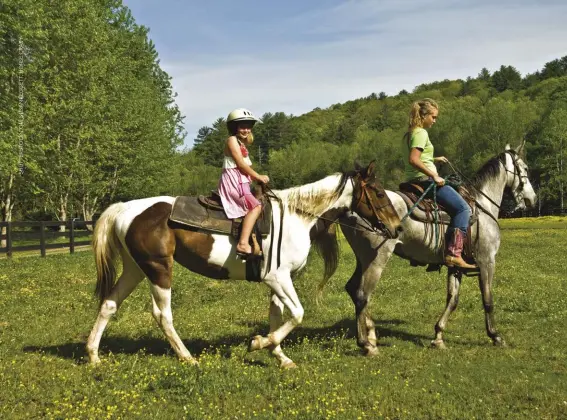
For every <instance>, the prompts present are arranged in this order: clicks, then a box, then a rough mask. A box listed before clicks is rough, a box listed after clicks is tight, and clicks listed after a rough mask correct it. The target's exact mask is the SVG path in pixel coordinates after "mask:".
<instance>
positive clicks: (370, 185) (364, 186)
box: [351, 173, 397, 239]
mask: <svg viewBox="0 0 567 420" xmlns="http://www.w3.org/2000/svg"><path fill="white" fill-rule="evenodd" d="M355 178H357V179H360V182H359V186H360V190H361V192H360V197H359V198H358V201H357V202H356V205H355V206H353V208H357V207H358V206H360V204H361V203H364V204H366V205H367V206H368V207H369V208H370V209H371V210H372V214H373V216H374V219H375V220H376V225H377V226H376V227H374V226H372V225H370V223H369V222H368V221H367V220H366V219H367V218H366V217H363V218H362V219H363V220H365V221H366V222H367V223H368V227H367V229H368V230H371V231H374V232H376V230H378V231H380V233H381V234H382V235H386V236H388V237H389V238H390V239H393V238H395V237H397V234H396V236H394V235H393V234H392V233H391V232H390V230H389V229H388V228H387V227H386V225H385V224H384V222H382V220H381V219H380V217H379V216H378V212H379V210H381V209H383V208H386V207H392V208H393V209H394V212H395V211H396V209H395V207H394V205H393V204H392V203H391V202H390V200H388V203H387V204H385V205H383V206H380V207H376V206H375V205H374V202H373V201H372V199H371V198H370V193H369V192H368V190H371V191H373V192H374V193H375V195H376V197H378V198H384V197H385V194H386V193H385V191H383V190H382V191H380V190H379V189H378V188H376V185H374V182H366V181H364V180H363V179H362V177H361V175H360V173H357V174H356V177H351V182H352V187H353V191H354V190H355V184H354V179H355ZM363 199H364V202H363V201H362V200H363ZM353 200H354V197H353Z"/></svg>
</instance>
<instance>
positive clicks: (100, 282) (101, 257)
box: [87, 163, 399, 368]
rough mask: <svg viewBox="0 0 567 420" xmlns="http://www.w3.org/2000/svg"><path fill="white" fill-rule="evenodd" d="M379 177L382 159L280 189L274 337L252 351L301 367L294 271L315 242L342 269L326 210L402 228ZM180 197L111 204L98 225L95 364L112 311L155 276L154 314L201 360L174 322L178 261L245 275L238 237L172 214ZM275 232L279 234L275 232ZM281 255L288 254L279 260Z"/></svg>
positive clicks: (219, 275) (220, 274) (269, 273)
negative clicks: (286, 346)
mask: <svg viewBox="0 0 567 420" xmlns="http://www.w3.org/2000/svg"><path fill="white" fill-rule="evenodd" d="M375 183H376V177H375V174H374V163H371V164H370V165H369V166H368V167H367V168H363V169H357V170H355V171H352V172H350V173H343V174H334V175H330V176H328V177H326V178H324V179H322V180H320V181H317V182H314V183H312V184H308V185H303V186H300V187H295V188H290V189H287V190H281V191H275V192H274V193H275V195H276V196H277V197H278V198H279V199H280V200H281V203H282V207H280V206H279V205H278V202H277V201H275V200H272V212H273V213H272V215H273V222H274V228H273V231H272V232H271V233H270V234H269V235H268V237H266V238H265V240H264V241H263V253H264V255H265V256H266V258H265V260H264V262H263V266H262V273H263V282H264V283H265V284H266V285H267V286H268V287H270V289H271V302H270V309H269V319H270V331H269V334H268V335H267V336H266V337H262V336H256V337H254V338H253V339H252V341H251V343H250V346H249V349H250V350H259V349H263V348H268V349H269V350H271V352H272V354H273V355H274V356H275V357H276V359H277V360H278V361H279V363H280V367H282V368H290V367H294V366H295V364H294V362H293V361H292V360H291V359H290V358H289V357H287V356H286V355H285V354H284V353H283V351H282V349H281V346H280V344H281V342H282V341H283V340H284V338H285V337H286V336H287V335H288V334H289V333H290V332H291V331H292V330H293V329H294V328H295V327H296V326H297V325H299V324H300V323H301V322H302V319H303V314H304V310H303V307H302V305H301V302H300V300H299V298H298V296H297V293H296V291H295V288H294V286H293V282H292V278H291V276H292V274H293V273H295V272H297V271H298V270H300V269H301V268H303V266H304V265H305V264H306V262H307V256H308V254H309V249H310V247H311V243H312V241H313V242H314V243H315V244H316V245H318V246H319V247H320V249H321V251H322V253H323V257H324V262H325V272H326V273H329V272H332V271H334V267H336V263H337V251H338V250H337V248H336V246H333V244H332V243H331V244H329V243H324V241H325V240H326V236H325V235H322V234H321V232H325V230H326V229H325V227H324V228H323V229H320V222H321V219H320V217H321V216H323V215H325V216H326V218H327V219H331V220H334V219H336V218H338V217H340V216H342V215H343V214H345V213H346V212H347V211H349V210H352V211H354V212H355V213H357V214H359V215H360V216H361V217H365V218H366V219H368V220H370V221H371V223H372V225H373V226H376V227H377V226H382V225H381V223H382V222H381V220H388V221H389V223H391V225H392V226H394V227H396V226H397V225H396V220H397V222H398V224H399V219H398V216H397V213H396V212H395V211H394V209H393V207H391V206H386V207H383V208H379V209H378V211H376V205H375V202H377V201H378V200H379V194H380V193H379V191H378V190H377V189H376V188H375ZM173 201H174V197H152V198H145V199H141V200H133V201H129V202H126V203H116V204H113V205H111V206H110V207H108V209H107V210H106V211H105V212H104V213H103V214H102V215H101V217H100V219H99V221H98V223H97V224H96V228H95V232H94V239H93V247H94V253H95V259H96V266H97V284H96V294H97V295H98V297H99V299H100V311H99V314H98V318H97V320H96V322H95V324H94V327H93V329H92V332H91V334H90V336H89V338H88V342H87V352H88V355H89V359H90V362H91V363H98V362H100V359H99V355H98V349H99V344H100V340H101V337H102V334H103V332H104V329H105V327H106V325H107V324H108V321H109V319H110V317H111V316H112V315H113V314H115V313H116V311H117V310H118V308H119V307H120V304H121V303H122V302H123V301H124V299H126V297H127V296H128V295H129V294H130V293H131V292H132V291H133V290H134V288H135V287H136V286H137V285H138V284H139V283H140V282H141V281H142V279H144V277H147V278H148V279H149V281H150V291H151V296H152V307H153V309H152V314H153V317H154V318H155V320H156V321H157V323H158V325H159V326H160V328H161V329H162V330H163V332H164V334H165V336H166V337H167V339H168V340H169V342H170V343H171V346H172V347H173V350H174V351H175V353H176V354H177V355H178V357H179V358H180V359H182V360H185V361H187V362H189V363H193V364H196V363H197V361H196V359H195V358H194V357H193V356H192V355H191V353H190V352H189V350H187V348H186V347H185V345H184V344H183V342H182V341H181V339H180V337H179V335H178V334H177V332H176V330H175V328H174V326H173V315H172V311H171V287H172V269H173V263H174V261H177V262H178V263H179V264H181V265H183V266H184V267H186V268H188V269H189V270H191V271H193V272H195V273H199V274H201V275H204V276H206V277H210V278H214V279H244V278H245V264H244V263H243V262H242V261H240V260H237V259H236V253H235V249H236V246H235V245H236V242H235V240H234V239H233V238H232V237H230V236H228V235H221V234H213V233H204V232H197V231H194V230H192V229H190V228H187V227H186V226H184V225H181V224H177V223H175V222H172V221H170V220H168V217H169V214H170V211H171V205H172V203H173ZM280 211H283V216H284V217H283V229H280V226H279V224H280ZM326 227H328V226H326ZM279 232H282V238H279ZM272 235H274V238H271V236H272ZM271 239H274V240H271ZM278 239H280V240H279V241H278ZM321 239H323V242H321V241H320V240H321ZM278 242H281V248H280V250H279V251H280V252H278V250H274V249H270V244H278ZM276 246H277V245H274V247H276ZM276 255H280V257H281V260H280V262H279V265H278V261H277V258H276ZM118 257H120V258H121V259H122V261H123V271H122V274H121V276H120V278H119V279H118V281H116V283H115V278H116V269H115V265H114V264H115V262H116V260H117V259H118ZM284 308H287V309H288V310H289V311H290V313H291V318H290V319H289V320H287V321H285V322H284V319H283V311H284Z"/></svg>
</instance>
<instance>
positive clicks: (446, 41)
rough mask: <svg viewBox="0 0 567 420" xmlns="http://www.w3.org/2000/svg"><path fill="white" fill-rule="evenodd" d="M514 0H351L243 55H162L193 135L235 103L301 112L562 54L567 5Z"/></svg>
mask: <svg viewBox="0 0 567 420" xmlns="http://www.w3.org/2000/svg"><path fill="white" fill-rule="evenodd" d="M514 4H515V6H513V5H511V2H508V4H500V5H498V4H492V3H490V4H484V5H482V4H480V3H476V4H475V5H473V6H471V7H463V6H462V5H459V4H458V3H456V2H452V1H449V0H445V1H443V2H439V1H419V2H417V3H416V2H415V1H409V0H405V1H393V0H389V1H381V2H376V1H348V2H346V3H343V4H341V5H340V6H338V7H336V8H334V9H330V10H320V11H317V12H311V13H310V14H308V15H304V16H298V17H295V18H294V19H292V20H290V21H288V22H281V24H280V25H279V26H278V28H276V29H274V33H279V35H280V36H281V37H282V39H281V41H282V42H280V43H274V45H272V46H271V48H269V49H267V48H266V49H264V50H253V51H252V55H250V56H249V57H248V56H246V55H243V54H242V53H241V54H238V55H235V56H226V55H223V56H220V57H218V56H214V55H213V54H209V55H199V56H196V57H195V56H193V57H191V59H190V60H189V59H188V60H184V61H179V62H167V61H165V60H164V61H163V63H162V64H163V67H164V69H165V70H166V71H167V72H168V73H169V74H170V75H171V76H172V77H173V85H174V89H175V91H177V92H178V94H179V96H178V98H177V103H178V105H179V106H180V108H181V111H182V113H183V114H184V115H186V121H185V125H186V128H187V131H188V138H187V141H186V144H187V145H191V144H192V140H193V138H194V137H195V135H196V133H197V130H198V129H199V128H200V127H201V126H203V125H210V124H211V123H212V122H213V121H214V120H215V119H216V118H218V117H220V116H224V115H226V114H228V112H229V111H230V110H231V109H233V108H236V107H242V106H243V107H247V108H250V109H251V110H253V111H254V112H255V113H257V114H262V113H264V112H277V111H283V112H286V113H293V114H294V115H299V114H302V113H305V112H308V111H310V110H312V109H313V108H315V107H327V106H329V105H331V104H333V103H338V102H344V101H347V100H350V99H355V98H359V97H362V96H367V95H369V94H371V93H372V92H376V93H377V92H380V91H385V92H386V93H388V94H396V93H397V92H399V91H400V90H401V89H406V90H411V89H413V88H414V87H415V86H416V85H418V84H420V83H425V82H431V81H435V80H442V79H446V78H448V79H454V78H465V77H467V76H475V75H476V74H477V73H478V72H479V70H480V69H481V68H482V67H487V68H488V69H489V70H491V71H494V70H496V69H497V68H498V67H499V66H500V65H502V64H504V65H513V66H515V67H516V68H517V69H518V70H520V71H521V72H522V73H523V74H526V73H528V72H533V71H535V70H538V69H541V68H542V66H543V65H544V64H545V62H547V61H550V60H553V59H555V58H560V57H561V56H563V55H565V54H566V48H565V47H566V42H565V40H566V39H567V30H566V29H565V26H564V22H563V16H565V14H566V12H567V5H563V4H559V3H558V4H555V5H549V6H547V7H540V6H536V5H534V4H525V5H521V4H520V5H518V4H517V2H516V3H514ZM451 5H453V6H451ZM454 5H456V6H454ZM281 28H286V31H288V32H290V31H291V32H292V34H293V35H294V37H287V38H286V36H285V34H286V32H284V31H282V29H281ZM293 31H294V32H293ZM309 34H319V35H321V34H326V36H325V37H322V39H326V41H320V40H319V41H318V42H315V41H314V39H317V36H318V35H316V36H315V38H310V39H309V40H308V41H307V42H301V41H300V40H301V39H302V38H303V37H305V36H307V37H308V38H309ZM272 35H273V34H272Z"/></svg>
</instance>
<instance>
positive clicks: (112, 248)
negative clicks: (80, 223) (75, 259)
mask: <svg viewBox="0 0 567 420" xmlns="http://www.w3.org/2000/svg"><path fill="white" fill-rule="evenodd" d="M125 208H126V205H125V204H124V203H115V204H112V205H111V206H110V207H108V208H107V209H106V210H105V211H104V212H103V213H102V214H101V216H100V218H99V219H98V221H97V223H96V226H95V229H94V235H93V250H94V254H95V262H96V288H95V295H96V296H98V298H99V302H100V305H102V304H103V302H104V300H105V299H106V298H107V297H108V296H109V295H110V292H111V291H112V287H113V286H114V283H115V281H116V257H117V256H118V255H119V251H120V248H121V244H120V241H119V240H118V237H117V236H116V232H115V228H114V227H115V224H116V218H117V217H118V216H119V215H120V213H122V212H123V211H124V209H125Z"/></svg>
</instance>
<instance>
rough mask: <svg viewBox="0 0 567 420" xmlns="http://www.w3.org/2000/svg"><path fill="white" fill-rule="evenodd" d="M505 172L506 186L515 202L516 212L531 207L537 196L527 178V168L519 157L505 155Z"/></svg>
mask: <svg viewBox="0 0 567 420" xmlns="http://www.w3.org/2000/svg"><path fill="white" fill-rule="evenodd" d="M506 171H507V175H508V179H509V181H508V186H509V187H510V189H511V190H512V193H513V194H514V199H515V201H516V210H523V209H525V208H526V207H533V206H534V205H535V203H536V201H537V196H536V193H535V191H534V189H533V187H532V184H531V182H530V180H529V178H528V166H527V165H526V164H525V163H524V161H523V160H522V159H521V158H520V157H519V156H513V155H511V154H510V153H506ZM521 184H522V185H521ZM520 187H522V188H521V189H520Z"/></svg>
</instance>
